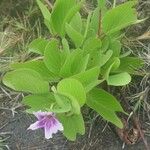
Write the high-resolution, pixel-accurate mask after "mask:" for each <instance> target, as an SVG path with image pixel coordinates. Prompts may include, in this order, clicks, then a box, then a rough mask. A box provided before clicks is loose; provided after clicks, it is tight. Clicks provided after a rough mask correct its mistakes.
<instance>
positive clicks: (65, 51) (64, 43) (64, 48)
mask: <svg viewBox="0 0 150 150" xmlns="http://www.w3.org/2000/svg"><path fill="white" fill-rule="evenodd" d="M62 45H63V51H64V53H65V54H66V55H68V54H70V49H69V44H68V41H67V40H66V39H65V38H63V39H62Z"/></svg>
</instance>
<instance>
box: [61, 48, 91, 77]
mask: <svg viewBox="0 0 150 150" xmlns="http://www.w3.org/2000/svg"><path fill="white" fill-rule="evenodd" d="M88 60H89V55H85V56H83V51H82V50H81V49H75V50H73V51H72V52H71V53H70V54H68V55H67V58H66V60H65V62H64V64H63V66H62V68H61V71H60V75H61V76H62V77H63V78H64V77H70V76H72V75H74V74H77V73H80V72H83V71H85V69H86V67H87V63H88Z"/></svg>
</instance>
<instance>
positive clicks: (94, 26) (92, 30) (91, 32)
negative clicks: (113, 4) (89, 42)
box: [87, 7, 99, 37]
mask: <svg viewBox="0 0 150 150" xmlns="http://www.w3.org/2000/svg"><path fill="white" fill-rule="evenodd" d="M98 20H99V8H98V7H97V8H96V9H95V10H94V12H93V15H92V17H91V22H90V25H89V29H88V34H87V37H95V36H96V35H97V33H98V28H99V21H98Z"/></svg>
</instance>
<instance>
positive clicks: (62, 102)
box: [48, 93, 71, 113]
mask: <svg viewBox="0 0 150 150" xmlns="http://www.w3.org/2000/svg"><path fill="white" fill-rule="evenodd" d="M54 97H55V100H56V103H55V104H54V105H52V106H51V108H50V109H48V111H49V112H55V113H65V112H69V111H70V110H71V101H70V99H69V98H68V97H67V96H64V95H62V94H59V93H54Z"/></svg>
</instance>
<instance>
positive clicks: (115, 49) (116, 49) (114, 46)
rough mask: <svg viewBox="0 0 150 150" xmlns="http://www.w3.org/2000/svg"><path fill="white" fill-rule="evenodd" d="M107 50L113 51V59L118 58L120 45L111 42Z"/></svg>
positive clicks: (115, 41)
mask: <svg viewBox="0 0 150 150" xmlns="http://www.w3.org/2000/svg"><path fill="white" fill-rule="evenodd" d="M109 49H111V50H112V51H113V57H119V56H120V52H121V43H120V41H118V40H113V41H111V42H110V44H109Z"/></svg>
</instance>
